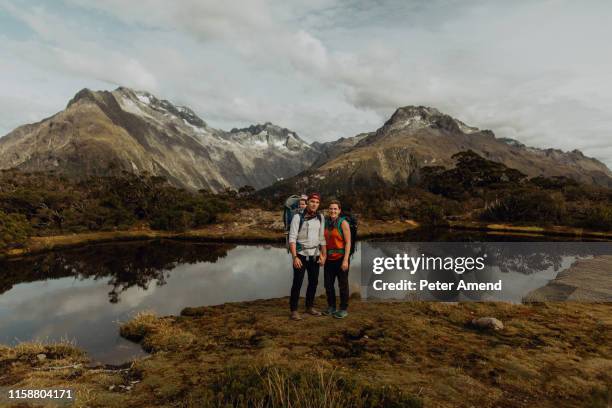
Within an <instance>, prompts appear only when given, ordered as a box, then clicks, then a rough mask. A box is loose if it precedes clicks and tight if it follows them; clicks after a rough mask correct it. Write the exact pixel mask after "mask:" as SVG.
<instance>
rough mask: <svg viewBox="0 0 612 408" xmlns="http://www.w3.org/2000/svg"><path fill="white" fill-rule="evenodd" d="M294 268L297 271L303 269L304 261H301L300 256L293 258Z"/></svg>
mask: <svg viewBox="0 0 612 408" xmlns="http://www.w3.org/2000/svg"><path fill="white" fill-rule="evenodd" d="M293 267H294V268H295V269H300V268H302V261H301V260H300V257H299V256H296V257H295V258H293Z"/></svg>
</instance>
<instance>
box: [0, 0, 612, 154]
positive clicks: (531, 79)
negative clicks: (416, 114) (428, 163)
mask: <svg viewBox="0 0 612 408" xmlns="http://www.w3.org/2000/svg"><path fill="white" fill-rule="evenodd" d="M17 4H18V3H16V2H14V1H8V0H5V1H4V2H0V10H4V11H5V12H6V13H7V14H8V15H10V16H11V18H13V19H14V20H15V21H18V22H20V23H21V24H22V25H24V26H26V27H28V29H29V30H31V31H32V33H33V35H32V37H31V38H27V39H23V38H16V36H14V35H11V33H10V32H5V33H4V37H5V41H3V42H2V43H0V55H2V52H3V51H4V53H5V54H7V53H10V54H11V55H12V56H14V57H15V58H17V59H18V62H16V63H15V64H13V69H14V66H25V65H31V66H35V67H38V69H39V70H41V71H44V72H45V73H46V75H47V77H46V78H44V81H45V82H47V83H48V82H52V81H54V80H55V78H62V80H58V81H57V83H58V89H57V94H60V95H65V94H66V93H74V92H76V91H77V89H72V90H68V89H67V88H66V87H67V86H68V85H69V84H71V83H72V82H74V79H75V78H78V79H79V80H80V81H81V82H83V81H85V82H86V80H87V79H89V80H91V82H92V83H93V84H108V85H107V87H112V86H114V85H119V84H123V85H127V86H133V87H137V88H144V89H148V90H150V91H152V92H155V93H158V94H159V96H161V97H165V98H168V99H171V100H175V101H177V102H179V103H184V104H188V105H190V106H192V107H193V108H194V109H195V110H196V111H197V112H199V113H200V114H201V116H202V117H203V118H204V119H205V120H207V121H208V122H209V123H210V124H211V125H213V126H219V127H225V128H229V127H233V126H241V125H246V124H249V123H250V122H263V121H268V120H269V121H273V122H276V123H278V124H280V125H282V126H286V127H290V128H293V129H295V130H296V131H297V132H298V133H300V134H301V135H303V136H305V137H306V139H309V140H331V139H333V138H336V137H340V136H350V135H353V134H356V133H359V132H364V131H370V130H374V129H376V128H377V127H378V126H380V124H382V122H383V121H384V120H385V119H386V118H387V117H388V116H389V115H390V114H391V113H392V112H393V110H394V109H395V108H397V107H398V106H404V105H408V104H419V105H420V104H423V105H432V106H436V107H438V108H439V109H441V110H443V111H446V112H448V113H449V114H452V115H454V116H456V117H458V118H460V119H462V120H463V121H465V122H467V123H468V124H471V125H475V126H479V127H482V128H490V129H492V130H493V131H495V132H496V133H497V134H498V136H510V137H514V138H517V139H519V140H520V141H522V142H524V143H526V144H532V145H536V146H539V147H558V148H563V149H565V150H571V149H574V148H579V149H581V150H583V151H584V152H585V154H588V155H592V156H596V157H598V158H600V159H603V160H605V162H606V163H607V164H608V165H612V147H611V145H612V142H610V137H609V129H611V128H612V117H611V116H610V115H609V114H608V113H607V112H610V110H611V109H612V97H611V96H610V95H612V80H611V79H610V77H609V74H608V73H609V72H610V71H611V70H612V54H610V53H606V52H604V51H603V50H605V49H607V48H608V46H607V39H608V38H610V37H612V27H611V26H610V25H609V24H607V23H606V21H605V16H607V15H609V14H610V11H612V5H611V4H610V3H607V2H594V3H592V4H591V5H590V6H589V7H584V6H583V5H580V4H577V3H575V2H570V1H568V0H543V1H536V2H521V3H518V2H512V3H507V2H501V1H500V2H490V1H476V2H470V3H465V2H454V1H446V0H438V1H431V2H421V1H412V2H405V1H382V2H376V3H371V2H357V1H343V0H319V1H316V2H315V1H309V2H307V1H299V2H281V1H264V0H254V1H244V2H218V1H195V0H184V1H181V2H167V1H163V0H143V1H140V2H124V1H119V0H104V1H99V0H96V1H93V0H65V2H64V3H63V4H62V3H59V4H60V5H61V6H59V5H58V6H57V7H50V6H44V7H43V6H38V5H26V6H24V5H23V4H19V7H18V6H17ZM46 4H49V3H46ZM66 14H70V18H67V16H66ZM66 21H68V22H67V23H64V24H60V22H66ZM9 76H11V75H9ZM12 76H13V77H14V76H15V75H12ZM4 81H5V79H3V78H0V84H2V83H3V82H4ZM39 84H40V79H39V80H32V81H27V80H26V81H24V83H22V84H21V85H22V86H24V87H30V88H34V87H37V86H39ZM60 87H62V88H61V89H60ZM92 87H93V86H92ZM2 103H4V102H2ZM62 106H63V104H62V105H59V106H57V110H59V109H60V108H62ZM38 111H45V112H46V110H45V109H41V108H40V107H36V106H33V107H32V108H31V109H30V112H25V111H24V112H22V113H21V115H19V114H18V116H20V117H19V119H20V120H22V121H27V120H29V119H28V118H29V117H31V116H32V114H33V112H38ZM5 116H6V114H5ZM0 120H3V122H0V130H8V128H7V126H8V125H7V124H6V123H7V122H4V119H3V117H2V116H0ZM14 122H15V121H8V123H9V124H11V125H12V124H14Z"/></svg>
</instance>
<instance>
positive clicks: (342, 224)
mask: <svg viewBox="0 0 612 408" xmlns="http://www.w3.org/2000/svg"><path fill="white" fill-rule="evenodd" d="M327 211H328V216H329V217H328V218H327V220H326V225H325V242H326V244H327V261H326V262H325V267H324V269H323V279H324V282H325V293H326V295H327V310H326V311H324V312H323V314H325V315H327V316H329V315H331V316H333V317H335V318H337V319H343V318H345V317H346V316H348V312H347V309H348V299H349V283H348V273H349V259H350V253H351V245H352V244H353V243H352V242H351V240H352V237H351V228H350V225H349V222H348V221H347V219H346V218H345V217H343V216H341V215H340V212H341V207H340V201H338V200H332V201H330V203H329V208H328V209H327ZM336 278H337V279H338V289H339V290H340V310H336V289H335V287H334V284H335V281H336Z"/></svg>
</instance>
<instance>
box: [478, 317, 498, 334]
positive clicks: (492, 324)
mask: <svg viewBox="0 0 612 408" xmlns="http://www.w3.org/2000/svg"><path fill="white" fill-rule="evenodd" d="M471 323H472V326H474V327H475V328H477V329H481V330H495V331H498V330H503V328H504V324H503V323H502V322H501V320H499V319H496V318H494V317H479V318H477V319H472V322H471Z"/></svg>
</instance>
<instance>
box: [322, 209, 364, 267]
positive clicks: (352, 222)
mask: <svg viewBox="0 0 612 408" xmlns="http://www.w3.org/2000/svg"><path fill="white" fill-rule="evenodd" d="M344 220H346V221H347V222H348V224H349V228H350V230H351V250H350V252H349V256H350V257H351V258H352V257H353V254H354V253H355V247H356V245H355V243H356V242H357V226H358V222H357V217H356V216H354V215H351V214H347V213H340V216H339V217H338V222H337V223H336V228H338V232H339V233H340V236H341V237H342V239H344V233H343V232H342V228H341V227H340V226H341V225H342V221H344ZM328 225H329V224H326V227H327V226H328ZM329 226H330V227H331V225H329Z"/></svg>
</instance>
